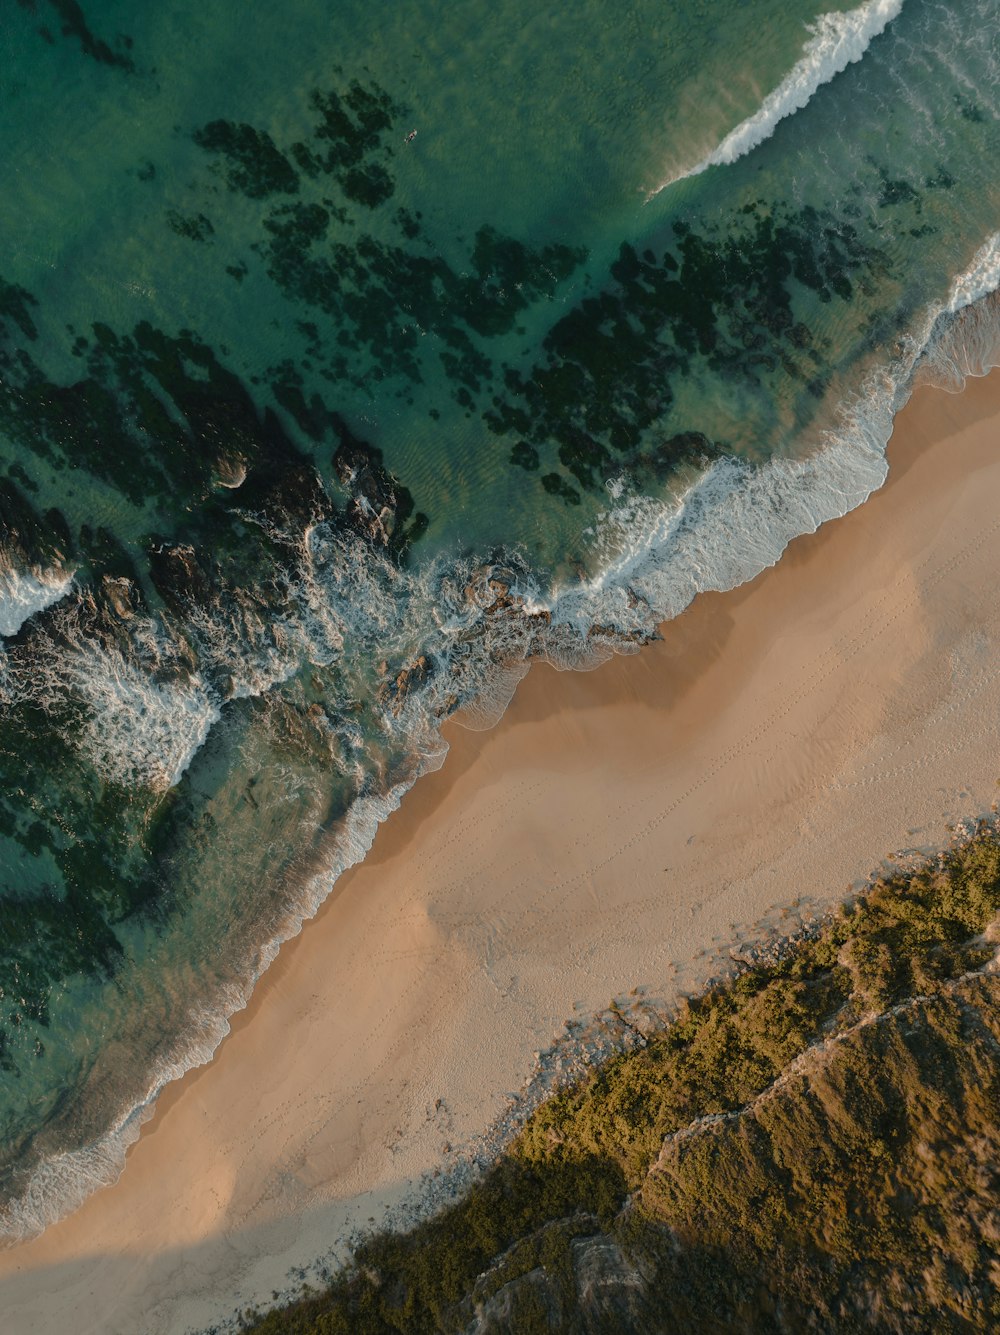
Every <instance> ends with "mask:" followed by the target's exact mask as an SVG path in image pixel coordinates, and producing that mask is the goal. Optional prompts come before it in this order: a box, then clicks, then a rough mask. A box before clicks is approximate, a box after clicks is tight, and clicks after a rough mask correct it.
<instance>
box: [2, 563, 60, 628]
mask: <svg viewBox="0 0 1000 1335" xmlns="http://www.w3.org/2000/svg"><path fill="white" fill-rule="evenodd" d="M72 584H73V574H72V572H69V573H67V572H66V571H65V570H61V569H58V568H57V569H54V570H34V571H30V570H29V571H22V570H15V569H13V568H12V567H9V568H8V569H6V570H2V571H0V635H4V636H6V635H16V634H17V632H18V631H19V630H20V629H21V627H22V626H23V625H24V623H25V622H26V621H27V620H28V618H29V617H32V616H34V615H35V613H36V612H44V611H45V609H46V608H47V607H51V606H52V604H53V603H57V602H58V601H59V599H60V598H64V597H65V596H66V594H67V593H68V592H69V590H70V588H71V587H72Z"/></svg>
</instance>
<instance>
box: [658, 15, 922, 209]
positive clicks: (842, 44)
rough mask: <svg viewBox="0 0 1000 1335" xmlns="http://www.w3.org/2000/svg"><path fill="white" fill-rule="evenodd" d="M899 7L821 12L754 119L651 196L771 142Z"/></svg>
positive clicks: (857, 55) (861, 51)
mask: <svg viewBox="0 0 1000 1335" xmlns="http://www.w3.org/2000/svg"><path fill="white" fill-rule="evenodd" d="M902 8H903V0H867V3H866V4H863V5H860V6H859V7H858V8H857V9H851V10H848V11H847V12H846V13H832V14H821V15H820V16H819V18H818V19H817V20H816V22H815V23H814V24H810V25H809V26H808V28H807V31H808V32H810V33H811V34H812V36H811V37H810V38H809V40H808V41H807V42H806V44H805V46H804V47H803V48H802V57H801V59H800V60H799V61H798V62H797V63H796V64H795V65H794V66H793V68H792V69H791V70H790V71H789V72H788V74H786V76H785V77H784V79H782V81H781V83H780V84H779V85H778V86H777V88H775V89H774V90H773V91H772V92H770V93H769V94H768V95H767V97H765V99H764V101H763V102H762V103H761V105H760V106H759V107H758V108H757V110H756V111H755V112H754V113H753V115H752V116H748V117H747V119H746V120H745V121H742V122H741V123H740V124H739V125H737V127H736V129H735V130H731V131H730V133H729V134H727V135H726V137H725V139H723V141H722V142H721V143H720V144H719V145H718V147H717V148H715V149H713V150H712V152H711V153H709V154H708V156H707V157H704V158H702V160H701V161H700V162H699V163H698V164H697V165H696V166H694V167H692V168H691V169H690V170H689V171H686V172H681V173H680V174H679V175H677V176H673V177H671V178H670V179H669V180H667V181H664V182H663V184H662V185H659V186H657V187H656V189H655V190H652V191H651V192H650V195H649V198H650V199H651V198H652V197H653V196H654V195H658V194H659V193H660V191H661V190H665V189H666V187H667V186H668V185H673V183H674V182H675V181H682V180H685V179H686V178H687V177H689V176H697V175H699V174H700V173H701V172H703V171H705V170H706V169H707V168H708V167H717V166H726V165H728V164H729V163H731V162H735V161H736V160H737V158H742V157H743V156H744V155H745V154H747V153H749V152H750V151H751V150H752V149H754V148H756V147H757V145H758V144H761V143H763V142H764V140H765V139H769V138H770V137H771V135H772V134H773V133H774V128H775V126H776V125H777V124H778V122H779V121H782V120H784V119H785V117H786V116H791V115H793V114H794V113H795V112H796V111H801V110H802V108H803V107H804V106H806V104H807V103H808V102H809V101H810V99H811V98H812V96H813V94H814V93H815V92H816V90H817V89H818V88H821V87H822V86H823V84H825V83H829V82H830V80H831V79H834V78H836V76H837V75H838V74H840V73H842V72H843V71H844V70H845V69H846V68H847V66H848V65H850V64H853V63H854V62H855V61H858V60H860V59H861V57H862V56H863V55H864V54H865V52H866V51H867V49H868V46H869V44H870V42H871V41H872V39H873V38H874V37H877V36H878V35H879V34H880V33H881V32H884V31H885V29H886V28H887V27H888V25H889V24H890V23H891V22H892V20H893V19H894V18H896V16H897V15H898V14H899V12H900V10H901V9H902Z"/></svg>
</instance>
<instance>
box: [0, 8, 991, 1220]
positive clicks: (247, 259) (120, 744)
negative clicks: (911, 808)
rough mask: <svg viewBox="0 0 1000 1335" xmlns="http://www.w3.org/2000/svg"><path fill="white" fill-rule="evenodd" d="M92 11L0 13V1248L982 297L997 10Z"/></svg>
mask: <svg viewBox="0 0 1000 1335" xmlns="http://www.w3.org/2000/svg"><path fill="white" fill-rule="evenodd" d="M134 8H135V7H134V6H126V5H125V4H122V3H111V0H102V2H101V3H97V2H96V0H82V3H80V4H79V5H78V4H76V3H73V0H18V3H17V4H16V5H14V6H11V5H8V6H7V7H6V8H5V11H4V14H3V17H2V18H0V31H2V33H3V37H4V51H5V53H6V56H7V58H6V59H5V60H4V61H3V62H2V64H0V92H2V106H3V118H4V131H5V133H4V149H5V151H4V154H3V155H2V157H0V190H2V198H3V200H4V201H5V205H6V207H5V208H4V209H3V210H0V327H2V335H0V440H2V452H0V523H2V526H3V529H2V532H3V536H2V543H0V546H2V561H0V636H2V640H0V643H2V645H3V649H2V656H0V692H2V702H3V712H2V715H0V768H2V772H3V778H2V783H0V791H2V796H0V915H2V917H0V922H2V927H3V930H2V933H0V989H2V999H0V1194H2V1197H3V1200H4V1202H5V1205H4V1206H3V1216H2V1222H3V1225H4V1227H5V1229H6V1231H7V1232H8V1233H10V1234H11V1235H12V1236H21V1235H23V1234H24V1233H29V1232H31V1231H33V1230H36V1229H37V1228H39V1227H42V1226H44V1224H45V1223H46V1222H48V1221H50V1220H51V1219H53V1218H56V1217H58V1216H59V1214H61V1213H63V1212H65V1210H67V1209H69V1208H72V1206H73V1205H74V1204H75V1203H77V1202H78V1201H79V1200H80V1199H82V1197H83V1196H84V1195H85V1194H86V1192H87V1191H88V1190H90V1189H92V1188H93V1186H94V1185H96V1184H97V1183H98V1182H100V1181H103V1180H106V1179H107V1178H108V1177H109V1176H113V1175H114V1173H115V1172H117V1171H118V1169H119V1167H120V1164H121V1156H122V1153H123V1147H124V1146H125V1145H126V1144H127V1143H128V1141H129V1140H130V1139H132V1138H134V1135H135V1134H136V1133H137V1130H138V1125H139V1122H140V1121H141V1118H142V1116H144V1115H145V1112H146V1111H147V1110H148V1107H149V1103H150V1100H151V1099H152V1098H153V1097H154V1096H155V1093H156V1091H157V1090H158V1089H159V1088H160V1087H161V1086H162V1084H163V1083H164V1082H165V1081H166V1080H167V1079H169V1078H172V1077H173V1076H175V1075H177V1074H179V1073H180V1072H182V1071H183V1070H184V1069H186V1068H187V1067H188V1066H189V1065H191V1064H192V1063H193V1062H196V1061H199V1060H205V1059H207V1058H208V1056H209V1055H210V1054H211V1052H212V1050H213V1049H214V1047H215V1045H216V1044H217V1042H218V1041H219V1038H220V1037H221V1035H222V1034H223V1032H224V1030H225V1019H226V1016H227V1015H229V1014H231V1013H232V1011H233V1010H234V1009H236V1008H238V1007H239V1006H241V1005H242V1004H244V1002H245V999H246V996H247V995H248V991H249V989H250V988H251V987H252V984H253V982H254V980H255V979H256V977H257V976H259V973H260V972H261V970H262V969H263V968H264V967H266V964H267V963H268V962H269V960H270V959H271V958H272V957H273V954H274V951H275V949H276V947H277V945H278V944H279V943H280V941H281V940H283V939H285V938H287V936H289V935H290V934H291V933H293V932H294V931H295V930H297V928H298V926H299V924H300V922H301V919H302V917H303V916H304V915H308V914H309V913H311V912H312V911H314V909H315V907H316V906H317V904H318V903H319V902H320V901H321V900H322V898H323V896H324V895H325V894H326V893H328V891H329V889H330V886H331V885H332V883H333V881H334V879H335V878H336V875H337V874H338V873H339V871H340V870H342V869H343V867H345V866H347V865H350V864H351V863H352V862H353V861H356V860H357V859H358V858H360V857H362V856H363V855H364V852H365V851H366V850H367V847H368V845H369V843H370V840H371V837H372V834H373V832H374V829H375V827H376V825H377V823H378V821H379V820H380V819H381V818H382V817H383V816H384V815H385V814H386V813H387V812H388V811H389V810H391V809H392V807H393V806H394V805H395V804H397V803H398V801H399V800H400V798H401V797H402V795H403V794H404V793H405V790H406V788H407V787H408V786H409V785H410V784H411V783H412V782H413V781H414V780H415V779H416V778H417V777H418V776H419V774H420V773H421V772H423V771H424V770H426V769H427V768H428V767H430V766H433V765H435V764H437V763H440V760H441V757H442V744H441V742H440V740H439V737H438V724H439V721H440V719H441V718H442V717H444V716H446V715H447V714H448V713H450V712H451V711H452V710H453V709H454V708H456V707H457V706H458V705H460V704H461V705H464V706H466V708H467V710H468V711H469V713H470V716H471V717H472V718H473V719H478V721H479V722H480V723H481V724H482V725H486V724H488V723H489V722H491V721H493V720H494V719H495V718H497V717H498V716H499V714H500V713H501V712H502V710H503V707H504V705H505V703H506V701H507V700H508V699H509V696H510V693H511V691H512V690H513V688H514V686H515V685H516V682H517V680H518V679H519V677H520V675H522V674H523V671H524V664H525V662H526V660H528V659H530V658H531V657H533V656H539V655H545V656H547V657H549V658H550V659H552V660H553V661H556V662H557V663H559V664H560V665H564V666H586V665H589V664H591V663H593V662H595V661H600V659H601V658H602V657H606V656H608V655H609V654H610V653H612V652H615V651H626V650H629V649H632V648H634V647H635V643H636V642H638V641H641V640H642V639H643V638H644V637H646V636H648V635H649V634H650V633H652V631H653V629H654V628H655V625H656V624H657V622H658V621H660V620H662V619H664V618H665V617H668V616H671V615H674V614H675V613H677V612H678V611H680V610H681V609H682V608H683V606H684V605H686V603H687V602H688V601H689V600H690V598H691V597H692V596H693V595H694V594H695V593H696V592H697V591H698V590H699V589H705V588H724V587H730V586H732V585H734V584H737V583H739V582H741V581H742V580H744V579H746V578H749V577H751V576H752V575H753V574H755V573H756V572H757V571H758V570H759V569H760V568H762V566H764V565H766V564H768V563H770V562H772V561H774V560H776V559H778V557H779V556H780V553H781V551H782V549H783V547H784V545H785V543H786V542H787V541H788V540H789V538H790V537H792V536H794V535H795V534H796V533H799V532H802V531H805V530H808V529H811V528H814V527H815V526H816V524H818V523H820V522H822V521H823V520H824V519H827V518H829V517H831V516H833V515H835V514H839V513H843V512H844V511H845V510H847V509H849V508H851V507H852V506H854V505H857V504H859V503H860V502H861V501H862V500H863V499H864V498H865V497H866V496H867V495H868V494H869V492H870V491H871V490H872V489H873V488H874V487H876V486H878V485H879V484H880V483H881V481H882V479H883V477H884V470H885V466H884V458H883V451H884V445H885V441H886V439H887V436H888V431H889V426H890V423H891V416H892V412H893V411H894V409H895V408H896V407H897V406H898V404H899V403H900V402H901V401H902V399H903V397H905V394H906V390H907V386H908V385H909V383H910V381H911V379H912V376H913V374H914V371H915V368H918V367H919V366H920V365H922V364H923V363H924V362H926V361H927V359H928V357H931V358H932V359H933V358H934V357H935V356H938V355H939V354H940V350H941V348H942V347H943V346H944V342H943V340H945V339H949V340H950V342H949V343H948V347H949V349H950V351H949V355H954V356H957V355H958V354H957V353H956V351H955V348H956V340H958V341H959V342H960V340H961V337H962V330H963V329H965V328H966V327H967V317H968V312H969V311H970V310H975V311H980V312H981V311H982V310H983V309H984V308H983V307H982V304H981V300H982V298H984V297H986V296H987V294H989V293H990V292H991V291H992V290H993V289H994V288H995V287H996V286H997V284H998V282H1000V243H998V241H997V231H998V207H997V206H998V197H1000V190H998V180H997V173H996V169H995V165H994V164H995V162H996V160H997V150H998V147H1000V142H998V141H1000V134H998V95H997V80H998V74H1000V59H998V56H1000V53H998V51H997V38H996V33H997V30H998V22H997V20H998V18H1000V12H998V10H1000V6H998V4H997V2H996V0H963V3H961V4H960V3H958V0H948V2H944V0H941V2H939V3H931V2H930V0H868V3H867V4H865V5H862V6H860V7H859V6H853V7H852V5H851V4H839V5H838V4H832V3H830V0H827V2H826V3H825V4H814V3H805V0H799V2H798V3H789V2H788V0H784V2H783V3H781V4H778V3H771V0H756V2H755V3H753V4H749V3H739V2H738V0H728V2H726V0H685V3H677V4H673V5H664V4H662V3H659V4H655V5H654V4H652V3H645V2H642V3H635V4H629V5H623V6H616V7H614V9H609V8H608V6H606V5H598V4H595V3H586V4H582V5H579V6H576V7H573V8H572V9H565V10H564V11H560V12H559V13H557V14H551V15H550V14H540V13H539V12H538V10H537V6H534V5H530V4H528V3H526V2H523V0H501V2H500V3H497V2H494V3H492V4H490V5H480V4H472V3H470V4H467V5H465V6H462V7H461V8H460V9H459V11H458V12H456V10H455V7H454V6H444V5H428V4H420V5H417V4H415V3H411V4H397V5H393V6H386V7H384V12H383V11H382V10H380V9H377V8H375V7H373V6H371V5H370V4H364V5H363V4H361V3H356V2H355V0H349V2H342V3H339V4H338V5H337V6H335V7H333V8H329V7H323V6H319V5H316V4H306V3H304V2H303V0H293V2H292V3H289V4H288V5H285V6H282V7H274V9H273V10H269V11H268V12H260V13H258V12H256V11H255V12H252V13H248V12H247V10H246V7H245V6H243V5H237V4H235V3H232V2H230V3H225V2H220V3H217V4H215V5H213V6H211V7H208V8H207V9H206V7H205V6H200V5H195V4H193V3H187V2H186V0H170V3H167V4H164V5H160V6H148V7H144V10H146V11H148V12H143V13H140V14H136V13H134V12H132V11H133V9H134ZM821 16H822V17H821ZM741 127H742V128H741ZM414 130H415V131H416V134H415V135H413V134H412V132H413V131H414ZM734 132H736V136H735V138H730V136H731V135H733V133H734ZM977 302H979V303H980V305H979V306H976V304H975V303H977ZM962 312H965V313H966V314H965V315H963V314H962ZM963 322H964V323H963ZM981 324H982V322H981V321H980V326H977V328H978V333H977V337H979V336H980V335H981V334H982V328H981ZM987 341H988V339H987Z"/></svg>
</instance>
